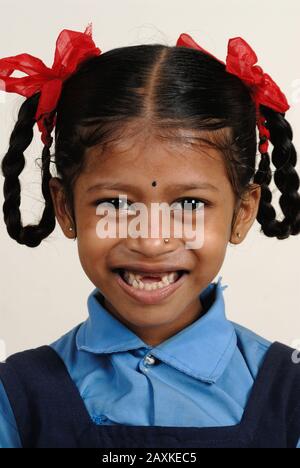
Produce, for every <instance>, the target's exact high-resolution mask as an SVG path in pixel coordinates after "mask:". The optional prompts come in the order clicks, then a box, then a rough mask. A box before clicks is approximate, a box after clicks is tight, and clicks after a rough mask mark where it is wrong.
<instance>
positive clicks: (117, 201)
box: [93, 197, 129, 210]
mask: <svg viewBox="0 0 300 468" xmlns="http://www.w3.org/2000/svg"><path fill="white" fill-rule="evenodd" d="M124 203H125V200H124V199H123V198H119V197H116V198H105V199H102V200H96V201H95V202H94V203H93V206H99V205H102V206H104V207H105V206H106V205H107V207H108V208H109V207H110V205H113V206H114V208H115V209H116V210H123V209H124V205H122V204H124ZM127 205H128V206H129V204H128V203H127Z"/></svg>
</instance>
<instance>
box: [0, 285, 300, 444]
mask: <svg viewBox="0 0 300 468" xmlns="http://www.w3.org/2000/svg"><path fill="white" fill-rule="evenodd" d="M226 287H227V286H221V277H219V280H218V282H217V283H211V284H210V285H209V286H208V287H207V288H206V289H205V290H204V291H203V292H202V293H201V294H200V300H201V303H202V304H203V305H204V309H205V311H206V312H205V314H204V315H203V316H202V317H200V318H199V319H198V320H196V321H195V322H194V323H192V324H190V325H189V326H187V327H186V328H184V329H183V330H181V331H180V332H178V333H177V334H176V335H174V336H172V337H171V338H169V339H167V340H165V341H164V342H162V343H160V344H159V345H158V346H155V347H153V346H149V345H147V344H146V343H145V342H143V341H142V340H141V339H140V338H139V337H138V336H137V335H136V334H135V333H133V332H132V331H131V330H130V329H129V328H127V327H126V326H125V325H124V324H123V323H122V322H120V321H119V320H118V319H117V318H115V317H114V316H113V315H112V314H111V313H110V312H109V311H108V310H107V309H106V308H105V307H104V305H103V296H102V294H101V291H100V290H99V289H97V288H96V289H94V290H93V291H92V292H91V294H90V295H89V297H88V301H87V302H88V312H89V317H88V319H87V320H86V321H85V322H83V323H82V324H79V325H78V326H76V327H75V328H73V329H72V330H71V331H69V332H68V333H66V334H65V335H63V336H62V337H61V338H60V339H58V340H57V341H55V342H54V343H52V344H51V346H52V347H53V348H54V350H55V351H56V352H58V354H59V355H60V356H61V358H62V359H63V361H64V362H65V364H66V367H67V369H68V371H69V373H70V375H71V377H72V379H73V381H74V383H75V384H76V385H77V388H78V389H79V392H80V394H81V397H82V399H83V402H84V404H85V405H86V408H87V410H88V412H89V414H90V416H91V418H92V419H93V421H94V422H95V423H96V424H104V425H106V424H126V425H143V426H148V425H151V426H156V425H159V426H185V427H187V426H198V427H200V426H202V427H209V426H231V425H235V424H238V423H239V422H240V420H241V418H242V415H243V412H244V409H245V407H246V404H247V400H248V397H249V394H250V392H251V389H252V386H253V383H254V380H255V378H256V375H257V373H258V370H259V368H260V365H261V363H262V361H263V359H264V356H265V353H266V351H267V350H268V348H269V346H270V345H271V343H270V342H269V341H267V340H265V339H264V338H261V337H259V336H258V335H256V334H255V333H253V332H252V331H250V330H248V329H246V328H244V327H242V326H240V325H238V324H236V323H233V322H231V321H229V320H228V319H227V318H226V315H225V303H224V297H223V290H224V289H225V288H226ZM214 288H215V295H214V294H212V293H213V290H214ZM170 400H172V401H173V403H174V407H176V409H177V411H176V412H171V411H169V409H168V408H169V402H170ZM175 402H176V404H175ZM0 447H21V441H20V437H19V434H18V429H17V425H16V421H15V419H14V416H13V413H12V409H11V407H10V404H9V402H8V398H7V396H6V393H5V391H4V388H3V386H2V385H1V382H0ZM298 447H299V448H300V441H299V444H298Z"/></svg>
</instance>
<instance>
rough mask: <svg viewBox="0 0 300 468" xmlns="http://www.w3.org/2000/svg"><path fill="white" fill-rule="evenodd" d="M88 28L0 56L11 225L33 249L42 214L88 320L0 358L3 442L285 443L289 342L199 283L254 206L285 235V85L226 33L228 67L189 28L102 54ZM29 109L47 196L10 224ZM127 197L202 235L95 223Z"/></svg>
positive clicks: (292, 200)
mask: <svg viewBox="0 0 300 468" xmlns="http://www.w3.org/2000/svg"><path fill="white" fill-rule="evenodd" d="M91 36H92V35H91V25H89V26H88V28H87V29H86V30H85V32H84V33H79V32H75V31H69V30H63V31H62V32H61V34H60V35H59V37H58V39H57V43H56V51H55V59H54V63H53V66H52V68H51V69H49V68H48V67H46V66H45V65H44V64H43V62H41V61H40V60H39V59H36V58H35V57H32V56H30V55H28V54H21V55H19V56H15V57H8V58H4V59H2V60H0V70H1V72H0V77H1V79H2V83H4V85H5V88H4V89H5V90H6V91H8V92H17V93H20V94H22V95H24V96H26V97H27V99H26V100H25V102H24V103H23V104H22V106H21V108H20V112H19V116H18V121H17V123H16V124H15V128H14V130H13V132H12V134H11V137H10V142H9V149H8V152H7V153H6V155H5V156H4V158H3V161H2V172H3V175H4V177H5V181H4V197H5V202H4V206H3V211H4V219H5V223H6V226H7V231H8V234H9V235H10V237H12V238H13V239H15V240H16V241H17V242H18V243H20V244H24V245H26V246H28V247H36V246H38V245H39V244H40V243H41V241H42V240H43V239H45V238H46V237H47V236H49V235H50V234H51V232H52V231H53V230H54V228H55V222H56V219H57V221H58V223H59V224H60V226H61V229H62V230H63V232H64V234H65V236H66V237H67V238H70V239H75V238H76V239H77V242H78V252H79V258H80V262H81V264H82V267H83V269H84V271H85V273H86V275H87V276H88V278H89V279H90V280H91V281H92V283H93V284H94V286H95V289H94V290H93V291H92V292H91V294H90V296H89V297H88V312H89V317H88V319H87V320H86V321H85V322H83V323H81V324H79V325H78V326H76V327H75V328H74V329H72V330H71V331H69V332H68V333H66V334H65V335H64V336H62V337H61V338H59V339H58V340H57V341H55V342H54V343H52V344H51V345H45V346H41V347H38V348H36V349H32V350H27V351H23V352H20V353H16V354H14V355H12V356H10V357H9V358H8V359H7V361H6V363H2V364H1V365H0V378H1V387H0V444H1V446H2V447H35V448H37V447H105V448H117V447H177V448H179V447H182V448H183V447H185V448H186V447H194V448H196V447H220V448H221V447H235V448H237V447H245V448H246V447H247V448H250V447H256V448H258V447H263V448H267V447H268V448H277V447H281V448H295V447H296V446H297V444H298V445H299V446H300V442H299V438H300V406H299V395H300V365H297V364H296V362H297V360H295V359H293V356H295V350H293V349H291V348H289V347H287V346H285V345H283V344H280V343H278V342H275V343H270V342H268V341H267V340H265V339H264V338H261V337H259V336H257V335H256V334H255V333H253V332H252V331H250V330H248V329H246V328H244V327H242V326H240V325H238V324H235V323H233V322H231V321H229V320H228V319H227V318H226V315H225V304H224V298H223V289H224V288H225V287H226V286H221V282H220V280H221V278H219V280H218V281H217V282H216V283H214V282H212V280H213V279H214V278H215V277H216V275H217V274H218V272H219V270H220V268H221V267H222V264H223V261H224V258H225V253H226V248H227V245H228V243H229V242H230V243H231V244H239V243H241V242H242V241H243V240H244V239H245V237H246V235H247V233H248V232H249V230H250V228H251V226H252V224H253V223H254V221H255V219H257V220H258V222H259V223H260V225H261V231H262V232H263V233H264V234H265V235H266V236H268V237H276V238H277V239H286V238H288V237H289V236H290V235H297V234H299V232H300V196H299V193H298V192H297V190H298V188H299V177H298V174H297V172H296V170H295V165H296V161H297V156H296V151H295V148H294V146H293V143H292V136H293V135H292V129H291V126H290V124H289V123H288V122H287V120H286V119H285V112H286V110H287V109H288V108H289V106H288V103H287V101H286V98H285V96H284V94H283V93H282V92H281V91H280V89H279V88H278V86H277V85H276V83H275V82H274V81H273V80H272V79H271V77H270V76H269V75H267V74H266V73H264V72H263V70H262V69H261V68H260V67H259V66H257V65H255V63H256V61H257V58H256V56H255V53H254V51H253V50H252V49H251V48H250V47H249V45H248V44H247V43H246V42H245V41H244V40H243V39H241V38H235V39H231V40H230V41H229V44H228V55H227V59H226V64H225V63H224V62H222V61H220V60H218V59H217V58H215V57H214V56H212V55H211V54H210V53H208V52H207V51H205V50H204V49H202V48H201V47H200V46H199V45H198V44H197V43H196V42H194V41H193V39H192V38H191V37H190V36H189V35H187V34H182V35H181V36H180V37H179V39H178V41H177V44H176V46H175V47H169V46H165V45H159V44H153V45H139V46H131V47H122V48H118V49H114V50H110V51H108V52H106V53H103V54H101V51H100V49H98V48H97V47H95V44H94V42H93V41H92V37H91ZM15 69H17V70H21V71H23V72H25V73H27V74H28V75H29V76H27V77H25V78H24V77H22V78H13V77H11V76H10V75H11V73H12V72H13V70H15ZM35 122H37V124H38V126H39V130H40V131H41V134H42V141H43V143H44V148H43V153H42V193H43V196H44V198H45V209H44V212H43V215H42V219H41V221H40V223H39V224H38V225H36V226H33V225H29V226H23V225H22V223H21V215H20V210H19V206H20V183H19V176H20V174H21V172H22V170H23V168H24V164H25V160H24V151H25V150H26V148H27V147H28V146H29V144H30V142H31V141H32V138H33V126H34V124H35ZM256 127H258V130H259V142H258V143H259V153H260V154H259V158H258V159H259V160H258V168H257V170H256V157H257V135H256ZM54 128H55V148H54V153H53V156H54V159H53V160H52V159H51V153H50V148H51V144H52V136H51V132H52V130H53V129H54ZM269 140H270V141H271V143H272V145H273V151H272V162H273V164H274V165H275V168H276V171H275V174H274V180H275V183H276V185H277V187H278V188H279V190H280V191H281V193H282V195H281V198H280V207H281V209H282V212H283V214H284V219H283V220H282V221H278V220H277V219H276V213H275V210H274V208H273V206H272V203H271V201H272V195H271V191H270V189H269V184H270V182H271V179H272V172H271V167H270V156H269V153H268V141H269ZM50 162H54V163H55V168H56V170H57V173H56V175H57V177H53V176H52V175H51V172H50ZM124 197H126V200H127V199H128V202H127V203H128V207H127V208H126V207H124V206H122V202H124ZM135 202H143V203H144V204H146V205H147V206H149V205H150V203H153V202H157V203H159V202H166V203H168V204H169V205H172V206H174V205H175V206H177V207H178V206H179V207H180V209H182V208H183V210H184V211H187V212H188V211H189V216H190V220H191V221H192V224H193V225H194V224H195V220H196V215H197V214H198V213H199V212H200V210H201V208H202V212H203V207H204V214H205V223H204V239H203V244H202V246H201V248H196V249H188V248H186V245H185V244H186V237H185V236H184V235H183V236H182V237H177V238H175V237H174V236H172V235H170V236H169V238H166V239H163V237H162V236H159V237H158V238H157V237H156V238H150V237H147V236H146V237H144V238H143V237H134V236H131V235H127V236H124V237H123V238H120V237H118V238H116V237H113V238H106V239H104V238H100V237H99V235H97V229H96V226H97V221H98V220H99V214H98V213H97V211H96V208H98V207H99V206H101V207H106V208H107V207H109V208H108V211H109V212H111V211H110V210H112V209H113V208H114V210H115V211H114V212H116V213H117V223H118V227H120V226H121V225H123V223H124V219H123V217H122V216H123V215H124V214H125V215H127V214H130V206H134V205H133V204H134V203H135ZM101 219H102V218H101Z"/></svg>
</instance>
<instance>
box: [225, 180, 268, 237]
mask: <svg viewBox="0 0 300 468" xmlns="http://www.w3.org/2000/svg"><path fill="white" fill-rule="evenodd" d="M260 197H261V186H260V185H258V184H251V185H250V187H249V189H248V190H247V192H246V193H245V194H244V195H243V197H242V200H240V201H239V205H238V207H237V209H236V213H235V221H234V223H233V227H232V232H231V237H230V242H231V244H240V243H241V242H242V241H243V240H244V239H245V237H246V236H247V233H248V231H249V230H250V228H251V226H252V224H253V223H254V221H255V219H256V217H257V212H258V208H259V202H260ZM238 232H239V233H240V237H238V236H237V233H238Z"/></svg>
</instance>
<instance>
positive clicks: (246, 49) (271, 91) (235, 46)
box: [176, 33, 290, 153]
mask: <svg viewBox="0 0 300 468" xmlns="http://www.w3.org/2000/svg"><path fill="white" fill-rule="evenodd" d="M176 46H183V47H191V48H193V49H198V50H201V51H202V52H204V53H206V54H208V55H210V56H211V57H213V58H214V59H215V60H218V62H220V63H222V64H223V65H226V71H227V72H229V73H232V74H233V75H236V76H238V77H239V78H240V79H241V80H242V81H243V82H244V83H245V84H246V85H247V86H248V87H249V88H250V90H251V93H252V97H253V100H254V102H255V105H256V115H257V125H258V128H259V135H260V137H261V138H263V140H262V142H261V144H260V151H261V152H262V153H264V152H267V150H268V141H266V140H268V139H269V138H270V133H269V130H268V129H267V128H266V127H265V126H264V123H265V118H264V117H263V116H261V115H260V112H259V106H260V104H262V105H264V106H266V107H269V108H271V109H274V110H275V111H277V112H282V113H284V112H286V111H287V110H288V109H289V108H290V106H289V104H288V102H287V99H286V97H285V95H284V94H283V92H282V91H281V90H280V88H279V86H278V85H277V84H276V83H275V82H274V81H273V80H272V78H271V77H270V76H269V75H268V74H267V73H264V71H263V70H262V68H261V67H260V66H258V65H255V64H256V62H257V56H256V54H255V52H254V50H253V49H252V48H251V47H250V46H249V44H247V42H246V41H245V40H244V39H242V38H241V37H234V38H232V39H229V41H228V50H227V57H226V64H225V63H224V62H222V61H221V60H219V59H218V58H217V57H215V56H214V55H212V54H211V53H210V52H207V50H205V49H203V47H201V46H200V45H199V44H197V43H196V42H195V41H194V39H192V37H191V36H190V35H189V34H186V33H183V34H181V35H180V36H179V38H178V40H177V43H176Z"/></svg>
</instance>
